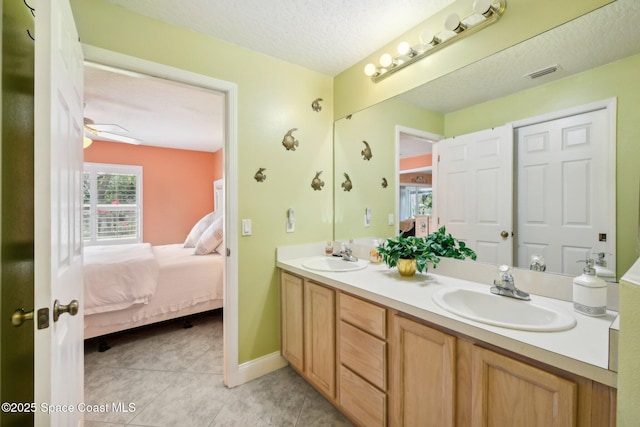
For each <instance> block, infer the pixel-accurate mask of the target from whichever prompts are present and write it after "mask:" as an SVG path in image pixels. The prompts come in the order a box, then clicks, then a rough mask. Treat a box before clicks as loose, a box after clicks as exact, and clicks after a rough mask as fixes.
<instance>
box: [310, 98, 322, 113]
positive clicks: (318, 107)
mask: <svg viewBox="0 0 640 427" xmlns="http://www.w3.org/2000/svg"><path fill="white" fill-rule="evenodd" d="M320 101H322V98H316V99H315V100H314V101H313V102H312V103H311V108H312V109H313V111H315V112H316V113H319V112H320V111H321V110H322V105H320Z"/></svg>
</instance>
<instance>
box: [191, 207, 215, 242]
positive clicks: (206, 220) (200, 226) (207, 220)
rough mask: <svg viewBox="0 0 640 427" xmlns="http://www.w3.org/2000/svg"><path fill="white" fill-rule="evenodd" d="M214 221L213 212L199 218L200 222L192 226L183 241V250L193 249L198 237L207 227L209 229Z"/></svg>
mask: <svg viewBox="0 0 640 427" xmlns="http://www.w3.org/2000/svg"><path fill="white" fill-rule="evenodd" d="M214 219H215V212H211V213H208V214H206V215H205V216H203V217H202V218H200V221H198V222H196V225H194V226H193V228H192V229H191V231H190V232H189V235H188V236H187V239H186V240H185V241H184V247H185V248H195V247H196V243H198V240H200V236H202V233H204V232H205V230H206V229H207V227H209V226H210V225H211V224H212V223H213V220H214Z"/></svg>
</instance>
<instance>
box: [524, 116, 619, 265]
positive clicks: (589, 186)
mask: <svg viewBox="0 0 640 427" xmlns="http://www.w3.org/2000/svg"><path fill="white" fill-rule="evenodd" d="M608 122H609V121H608V113H607V110H604V109H603V110H598V111H592V112H589V113H584V114H578V115H574V116H571V117H565V118H562V119H557V120H552V121H547V122H543V123H539V124H534V125H530V126H525V127H521V128H517V129H516V130H515V135H516V142H517V152H518V185H517V190H518V220H517V226H518V228H517V230H518V232H517V252H518V255H517V262H518V265H519V266H521V267H527V266H528V265H529V261H530V259H531V256H532V255H543V256H544V258H545V261H546V263H547V271H552V272H554V273H564V274H570V275H574V276H575V275H578V274H580V272H581V271H582V267H583V265H580V264H578V263H577V261H579V260H584V259H586V258H594V257H595V255H593V254H594V253H596V252H604V253H605V254H607V255H606V260H607V261H609V265H608V268H610V269H614V270H615V266H614V264H613V262H612V258H611V254H613V252H614V250H613V249H614V248H612V247H609V246H607V244H608V243H607V240H609V241H611V239H613V238H614V236H613V233H615V229H613V230H612V229H610V225H609V223H608V222H609V220H608V218H610V216H611V215H610V214H609V210H610V209H611V206H612V203H610V202H609V199H608V197H609V196H610V194H609V193H610V191H609V190H608V189H609V188H611V185H610V183H609V182H608V177H609V176H610V173H609V168H610V167H611V166H610V165H611V164H612V162H611V161H610V160H609V155H608V152H609V147H610V142H609V138H608V136H609V124H608Z"/></svg>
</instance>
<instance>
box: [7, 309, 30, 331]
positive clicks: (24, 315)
mask: <svg viewBox="0 0 640 427" xmlns="http://www.w3.org/2000/svg"><path fill="white" fill-rule="evenodd" d="M27 320H33V310H31V311H24V309H22V308H19V309H17V310H16V311H14V312H13V314H12V315H11V324H12V325H13V326H15V327H18V326H21V325H22V324H23V323H24V322H26V321H27Z"/></svg>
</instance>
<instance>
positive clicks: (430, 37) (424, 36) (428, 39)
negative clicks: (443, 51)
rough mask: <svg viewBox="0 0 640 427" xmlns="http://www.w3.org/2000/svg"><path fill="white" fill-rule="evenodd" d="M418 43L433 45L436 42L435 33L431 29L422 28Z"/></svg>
mask: <svg viewBox="0 0 640 427" xmlns="http://www.w3.org/2000/svg"><path fill="white" fill-rule="evenodd" d="M420 43H421V44H423V45H424V46H429V45H431V46H433V45H436V44H438V39H437V38H436V35H435V34H434V33H433V31H429V30H423V31H422V32H421V33H420Z"/></svg>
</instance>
